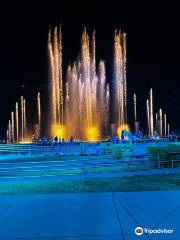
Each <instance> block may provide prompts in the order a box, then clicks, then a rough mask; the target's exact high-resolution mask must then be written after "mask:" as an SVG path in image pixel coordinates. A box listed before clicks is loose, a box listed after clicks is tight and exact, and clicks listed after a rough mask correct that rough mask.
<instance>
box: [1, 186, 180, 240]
mask: <svg viewBox="0 0 180 240" xmlns="http://www.w3.org/2000/svg"><path fill="white" fill-rule="evenodd" d="M179 219H180V191H161V192H115V193H79V194H45V195H40V194H39V195H12V196H0V239H1V240H7V239H8V240H9V239H12V240H13V239H32V240H41V239H47V240H49V239H52V240H53V239H56V240H57V239H60V240H61V239H62V240H68V239H69V240H75V239H76V240H81V239H82V240H95V239H97V240H121V239H122V240H136V239H143V240H145V239H152V240H156V239H162V240H168V239H171V240H179V239H180V228H179ZM137 226H140V227H142V228H149V229H159V228H161V229H164V228H166V229H173V233H172V234H145V233H144V234H142V235H141V236H137V235H136V234H135V231H134V230H135V228H136V227H137Z"/></svg>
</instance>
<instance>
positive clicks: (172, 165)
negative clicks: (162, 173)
mask: <svg viewBox="0 0 180 240" xmlns="http://www.w3.org/2000/svg"><path fill="white" fill-rule="evenodd" d="M171 168H174V160H172V164H171Z"/></svg>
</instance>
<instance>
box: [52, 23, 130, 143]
mask: <svg viewBox="0 0 180 240" xmlns="http://www.w3.org/2000/svg"><path fill="white" fill-rule="evenodd" d="M48 52H49V79H50V116H51V121H50V125H51V134H52V135H62V136H60V137H64V135H66V137H67V138H69V137H70V136H71V135H73V136H75V138H76V139H82V140H98V139H102V137H105V136H106V137H107V136H109V134H110V133H109V126H110V117H109V112H110V111H109V110H110V109H109V101H110V92H109V84H108V82H107V80H106V69H105V62H104V61H103V60H100V62H99V64H97V63H96V39H95V32H93V34H92V36H91V39H90V37H89V34H88V33H87V31H86V29H84V31H83V34H82V37H81V51H80V57H79V58H78V59H77V60H76V61H75V62H74V63H72V64H69V66H68V69H67V76H66V82H65V80H64V79H63V80H62V32H61V28H57V27H55V29H54V30H50V32H49V40H48ZM97 65H98V70H97ZM113 72H114V80H113V84H112V85H113V89H114V93H113V97H112V98H113V100H112V102H113V104H111V106H112V112H113V115H114V116H113V118H114V119H113V122H114V123H115V125H116V128H118V127H120V126H122V125H124V126H125V124H126V123H127V110H126V108H127V100H126V98H127V97H126V34H125V33H120V32H119V33H118V32H115V35H114V71H113ZM63 83H64V86H65V88H66V90H65V92H63V87H64V86H63ZM64 96H65V97H64Z"/></svg>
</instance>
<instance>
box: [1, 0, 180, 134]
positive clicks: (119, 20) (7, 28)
mask: <svg viewBox="0 0 180 240" xmlns="http://www.w3.org/2000/svg"><path fill="white" fill-rule="evenodd" d="M123 2H124V1H123ZM123 2H122V1H116V2H115V1H108V2H107V3H105V1H96V2H95V1H83V3H81V4H80V2H78V1H74V3H73V4H72V3H70V2H69V1H57V2H56V3H55V2H52V1H49V3H43V2H42V3H40V2H39V3H36V4H34V5H33V4H32V3H31V4H32V5H28V4H27V2H26V3H25V4H24V5H22V4H18V3H16V4H14V5H11V4H9V5H8V4H6V5H2V6H1V16H0V29H1V38H0V82H1V87H0V103H1V114H0V131H1V134H2V133H3V130H4V129H5V126H6V122H7V120H8V118H9V113H10V111H11V110H12V109H13V108H14V105H15V101H17V100H18V99H19V97H20V95H21V94H23V95H25V96H26V97H27V102H28V107H29V108H32V106H33V104H34V102H35V97H32V96H33V93H35V92H36V91H37V90H38V89H43V90H42V91H43V93H44V103H45V102H46V98H45V92H46V87H47V34H48V30H49V27H50V25H56V24H59V23H62V27H63V63H64V64H63V71H64V72H65V71H66V66H67V64H68V61H69V60H71V61H72V60H74V59H75V58H76V56H77V53H78V51H79V42H80V37H81V33H82V30H83V27H84V26H87V29H88V30H89V32H92V30H93V29H95V30H96V37H97V57H98V59H100V58H103V59H105V61H106V65H107V77H108V80H110V79H111V77H112V51H113V32H114V29H115V28H121V29H122V30H124V31H126V32H127V59H128V61H127V62H128V65H127V80H128V99H129V107H128V108H129V119H130V120H131V118H132V111H131V101H132V94H133V93H134V92H136V93H137V97H138V100H137V102H138V108H139V110H138V115H139V118H140V119H143V120H142V125H143V124H144V123H143V122H145V119H144V116H145V99H146V98H147V94H148V90H149V88H150V87H152V88H153V89H154V93H155V96H154V101H155V107H156V108H157V109H158V108H159V107H162V108H163V109H164V110H165V111H166V112H167V118H168V119H169V121H170V123H171V124H173V125H174V127H177V126H179V124H180V104H179V103H180V71H179V70H180V27H179V22H180V14H179V12H178V7H177V6H175V5H173V4H172V5H170V4H169V5H165V4H160V3H159V4H157V3H155V4H153V2H151V4H148V3H147V2H146V1H144V2H145V3H144V5H142V4H138V3H137V2H136V3H135V4H134V5H132V3H131V2H130V1H129V3H127V1H126V4H124V3H123ZM22 85H24V86H25V87H24V88H23V87H21V86H22ZM33 109H34V108H33ZM31 114H32V113H31Z"/></svg>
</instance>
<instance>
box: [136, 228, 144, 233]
mask: <svg viewBox="0 0 180 240" xmlns="http://www.w3.org/2000/svg"><path fill="white" fill-rule="evenodd" d="M135 234H136V235H142V234H143V228H142V227H137V228H136V229H135Z"/></svg>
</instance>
